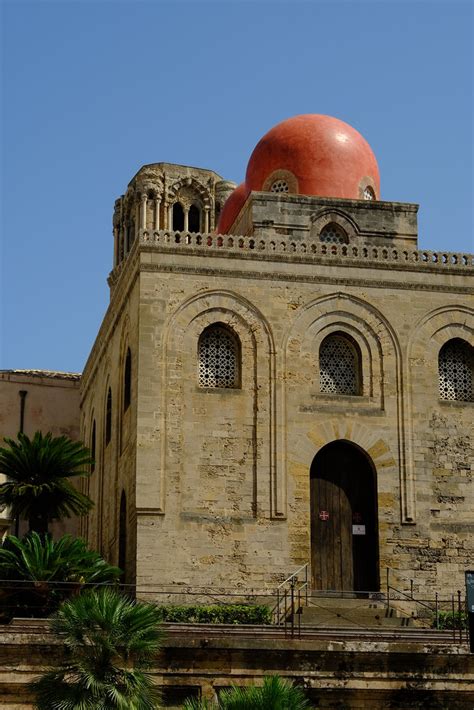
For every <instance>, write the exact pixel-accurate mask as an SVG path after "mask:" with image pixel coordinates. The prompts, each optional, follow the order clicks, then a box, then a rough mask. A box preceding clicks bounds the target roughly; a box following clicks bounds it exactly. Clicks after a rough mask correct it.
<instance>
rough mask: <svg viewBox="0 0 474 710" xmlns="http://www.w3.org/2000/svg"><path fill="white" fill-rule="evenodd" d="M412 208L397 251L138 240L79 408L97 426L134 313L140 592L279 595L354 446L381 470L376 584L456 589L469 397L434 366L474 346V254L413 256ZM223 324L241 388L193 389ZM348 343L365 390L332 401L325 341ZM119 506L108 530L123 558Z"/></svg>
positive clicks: (212, 239) (463, 551)
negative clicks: (213, 328) (94, 401)
mask: <svg viewBox="0 0 474 710" xmlns="http://www.w3.org/2000/svg"><path fill="white" fill-rule="evenodd" d="M275 199H276V198H275ZM279 199H280V198H279ZM294 199H296V198H291V199H290V200H289V203H290V202H291V204H293V203H292V200H293V201H294ZM318 199H319V198H314V201H315V202H318ZM298 200H300V198H298ZM319 201H320V200H319ZM338 202H339V203H342V202H343V201H338ZM347 202H352V201H347ZM289 203H288V204H289ZM287 206H288V205H287ZM395 206H396V205H395ZM340 207H341V205H338V209H339V208H340ZM382 207H383V209H382ZM402 207H403V210H404V211H403V210H402ZM409 207H410V206H400V210H402V212H403V214H402V216H401V217H400V215H399V216H398V217H397V219H398V220H399V222H398V227H397V229H399V231H400V235H399V236H400V242H399V243H398V244H397V243H396V240H393V241H392V242H390V240H388V241H387V242H386V243H385V245H383V244H379V245H378V246H377V244H376V242H372V243H367V244H364V243H362V242H361V241H360V240H359V241H356V242H354V243H352V244H351V243H349V244H348V245H340V244H330V245H329V244H322V243H320V242H318V240H317V238H316V237H315V236H314V235H313V236H311V234H309V235H308V239H307V240H306V241H305V242H304V243H303V242H301V240H299V241H298V240H296V241H295V243H294V244H293V242H292V239H291V235H289V236H286V237H285V236H283V237H281V241H278V242H277V241H276V240H275V238H274V234H262V235H260V237H259V239H253V237H239V236H235V237H233V236H228V235H226V236H225V237H218V236H216V235H212V234H209V235H200V234H198V235H196V234H183V233H177V234H174V233H170V232H163V231H161V232H156V233H154V234H150V233H149V232H146V233H145V232H144V233H143V234H142V235H141V236H140V238H139V240H138V241H137V242H136V243H135V245H134V247H133V249H132V252H131V253H130V255H129V257H128V258H127V260H125V262H124V263H123V264H122V265H121V266H120V267H119V268H117V269H116V270H114V271H113V272H112V274H111V277H110V283H111V286H112V289H113V297H112V302H111V306H110V308H109V311H108V313H107V315H106V318H105V320H104V324H103V326H102V329H101V332H100V334H99V337H98V340H97V342H96V346H95V348H94V350H93V352H92V354H91V357H90V359H89V362H88V365H87V367H86V372H85V377H84V382H85V383H86V385H85V387H86V388H87V389H88V391H89V392H90V393H91V394H90V395H89V394H86V395H85V396H84V399H83V411H84V416H85V418H86V420H87V419H88V418H90V407H91V399H90V398H91V397H92V396H93V395H92V393H93V392H94V393H97V392H99V393H102V395H100V396H102V397H103V396H104V395H103V393H104V392H105V387H106V384H105V382H106V377H108V376H110V377H112V381H113V382H115V385H114V387H115V388H116V389H117V388H118V387H119V382H120V377H121V375H120V371H119V370H117V368H119V363H120V362H121V361H120V357H119V332H120V331H121V328H122V319H123V318H125V314H127V317H128V318H129V320H130V323H131V324H133V326H134V328H136V330H135V333H134V338H135V341H134V342H135V346H134V347H135V348H136V349H137V352H138V355H137V362H138V368H137V371H136V372H135V373H134V377H136V390H135V391H136V402H135V403H134V405H133V406H134V407H135V408H134V409H132V413H133V416H135V415H136V445H135V439H134V438H133V436H132V438H131V441H132V446H131V449H130V461H132V459H134V460H135V462H136V492H135V495H136V497H135V500H134V505H135V506H136V516H137V543H136V560H137V563H136V564H137V567H136V574H137V583H138V584H139V585H140V584H151V585H153V586H157V585H164V586H173V585H176V584H179V585H182V586H183V587H186V586H194V587H195V586H204V587H209V586H216V587H222V588H224V587H231V588H236V587H237V588H240V587H245V588H249V587H258V588H262V587H269V586H270V587H271V586H274V585H275V584H276V583H277V582H278V581H281V580H282V579H283V578H284V577H286V576H287V575H288V574H290V573H291V572H293V571H294V570H295V569H296V568H297V567H298V566H299V565H300V564H302V563H305V562H308V561H309V560H310V559H311V549H310V505H309V502H310V501H309V496H310V486H309V470H310V467H311V463H312V461H313V459H314V457H315V455H316V454H317V453H318V451H320V450H321V449H322V448H323V447H324V446H325V445H326V444H328V443H330V442H333V441H336V440H346V441H349V442H351V443H352V444H354V445H355V446H357V447H359V448H360V449H362V450H363V451H364V452H365V453H366V455H367V456H368V458H369V460H370V461H371V463H372V464H373V467H374V469H375V471H376V479H377V497H378V536H379V546H380V555H379V572H380V577H382V578H383V577H384V575H385V570H386V569H387V568H391V569H392V570H393V572H392V582H393V583H394V584H395V585H396V586H399V587H402V588H407V587H408V586H409V584H410V582H409V580H410V578H413V577H415V578H416V585H417V590H419V591H423V592H426V593H429V594H434V591H435V589H438V590H439V589H443V590H444V591H445V592H446V593H448V591H449V592H451V591H455V590H456V589H458V588H462V584H463V572H464V570H465V569H466V567H467V566H468V559H469V555H470V554H471V553H472V544H473V543H472V540H473V539H474V538H473V535H472V533H473V532H474V519H473V517H472V512H471V511H472V509H473V504H474V494H473V490H472V485H471V479H470V476H471V472H472V470H473V465H474V460H473V453H472V413H473V404H472V402H453V403H450V402H444V401H442V400H440V398H439V386H438V354H439V350H440V348H441V347H442V346H443V345H444V344H445V343H446V342H448V341H449V340H451V339H453V338H462V339H463V340H465V341H467V342H469V343H470V344H471V345H473V344H474V310H473V306H474V299H473V293H474V291H473V287H472V257H470V256H469V255H463V254H459V255H451V254H449V253H437V254H433V253H431V252H424V251H417V250H416V249H413V248H409V247H407V246H406V244H405V243H404V242H403V239H402V238H401V237H402V233H403V230H404V229H405V227H406V229H405V232H406V235H405V236H406V237H407V239H408V237H409V240H413V239H414V237H415V236H416V222H413V223H411V222H410V220H413V219H414V215H415V214H416V212H414V211H413V210H411V211H410V209H409ZM352 208H353V205H352V204H350V205H349V207H348V210H349V211H350V209H352ZM288 209H290V207H288ZM354 209H355V207H354ZM370 209H371V206H370V205H369V204H364V210H370ZM373 209H374V210H378V211H379V213H380V214H382V212H383V210H385V212H387V214H388V215H389V217H387V219H388V222H386V224H391V223H392V222H391V221H390V220H394V219H395V217H393V214H398V212H397V210H395V208H394V210H392V211H390V209H389V206H387V204H385V205H376V206H375V207H373ZM381 210H382V212H381ZM400 210H399V211H400ZM339 211H340V209H339ZM392 212H393V214H392ZM380 219H382V218H380ZM400 220H401V221H400ZM403 220H407V222H406V225H405V227H403V225H402V222H403ZM410 224H411V227H410ZM379 227H380V229H379V231H383V229H382V227H383V224H382V225H380V224H379ZM409 227H410V229H411V231H412V233H410V235H408V232H409ZM293 247H294V248H293ZM303 247H304V248H303ZM211 323H221V324H224V325H225V326H226V327H228V328H229V329H230V330H231V331H232V332H234V333H235V334H236V335H237V336H238V338H239V340H240V343H241V360H242V383H241V384H242V386H241V387H240V388H237V389H234V390H232V389H228V390H214V391H210V390H207V389H203V388H202V387H199V384H198V379H197V372H198V355H197V353H198V342H199V336H200V334H201V333H202V331H203V330H204V329H205V328H206V327H207V326H208V325H209V324H211ZM336 332H343V333H345V334H347V335H348V336H350V337H351V338H352V340H353V341H354V342H355V343H356V344H357V347H358V349H359V351H360V356H361V363H362V382H363V391H362V392H361V393H360V395H358V396H346V395H328V394H323V393H322V392H321V391H320V386H319V369H318V368H319V364H318V355H317V354H318V349H319V345H320V344H321V342H322V340H323V339H324V337H326V335H328V334H331V333H336ZM106 363H107V365H106ZM108 373H109V374H108ZM113 378H115V380H114V379H113ZM84 391H85V390H84ZM94 396H97V394H94ZM99 410H100V411H102V412H103V404H102V405H101V407H99V408H98V411H99ZM114 411H115V410H114ZM102 416H103V415H102ZM114 416H119V415H118V414H115V415H114ZM117 426H119V425H118V424H117ZM111 451H112V452H114V451H117V448H116V447H115V448H112V449H111ZM120 461H121V459H120V457H119V456H118V455H116V454H113V455H112V456H111V458H110V460H104V468H103V474H101V473H99V474H98V476H97V478H98V480H99V478H100V476H101V475H103V479H104V481H105V484H104V485H106V486H108V490H109V494H110V502H112V501H113V500H115V501H116V500H117V497H118V493H119V490H120V487H117V486H116V483H115V482H116V478H114V475H115V476H116V474H114V473H113V471H114V467H115V468H117V467H120V466H122V464H121V462H120ZM133 465H135V464H134V463H130V472H132V470H133ZM131 475H133V474H131ZM114 486H115V487H114ZM104 500H106V499H104ZM107 501H108V503H107V505H105V503H104V504H100V505H99V508H98V513H97V515H98V516H99V519H100V520H102V530H103V531H104V532H102V533H100V535H102V545H105V546H106V548H107V549H108V550H109V553H110V555H112V556H114V555H115V556H116V555H117V549H116V543H117V535H116V534H115V535H114V534H112V532H111V530H112V529H116V527H117V523H116V520H117V511H116V510H115V514H114V515H115V517H114V516H113V515H110V508H109V507H108V505H110V503H109V499H108V498H107ZM114 526H115V527H114ZM105 531H106V533H105ZM100 535H99V537H100ZM104 535H105V537H104ZM114 545H115V547H114ZM132 577H133V575H132V574H131V575H130V579H132Z"/></svg>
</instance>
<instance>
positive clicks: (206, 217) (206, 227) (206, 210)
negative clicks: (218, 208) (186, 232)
mask: <svg viewBox="0 0 474 710" xmlns="http://www.w3.org/2000/svg"><path fill="white" fill-rule="evenodd" d="M210 209H211V208H210V207H209V206H208V205H204V231H205V232H206V234H208V233H209V210H210Z"/></svg>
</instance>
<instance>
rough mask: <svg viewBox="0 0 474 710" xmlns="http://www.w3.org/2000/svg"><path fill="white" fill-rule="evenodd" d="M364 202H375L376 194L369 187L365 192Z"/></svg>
mask: <svg viewBox="0 0 474 710" xmlns="http://www.w3.org/2000/svg"><path fill="white" fill-rule="evenodd" d="M364 200H375V192H374V191H373V190H372V188H371V187H370V186H369V185H367V187H366V188H365V190H364Z"/></svg>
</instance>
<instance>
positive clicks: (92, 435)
mask: <svg viewBox="0 0 474 710" xmlns="http://www.w3.org/2000/svg"><path fill="white" fill-rule="evenodd" d="M95 452H96V434H95V419H94V421H93V422H92V433H91V459H92V463H91V473H94V471H95Z"/></svg>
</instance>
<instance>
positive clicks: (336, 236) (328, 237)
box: [319, 222, 349, 244]
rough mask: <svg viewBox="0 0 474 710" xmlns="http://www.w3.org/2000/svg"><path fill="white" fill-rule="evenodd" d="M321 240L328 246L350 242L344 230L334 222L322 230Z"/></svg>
mask: <svg viewBox="0 0 474 710" xmlns="http://www.w3.org/2000/svg"><path fill="white" fill-rule="evenodd" d="M319 239H320V241H321V242H327V243H328V244H347V242H348V241H349V240H348V238H347V234H346V233H345V231H344V230H343V228H342V227H340V226H339V225H338V224H335V223H334V222H331V223H330V224H327V225H326V226H325V227H323V228H322V230H321V233H320V235H319Z"/></svg>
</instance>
